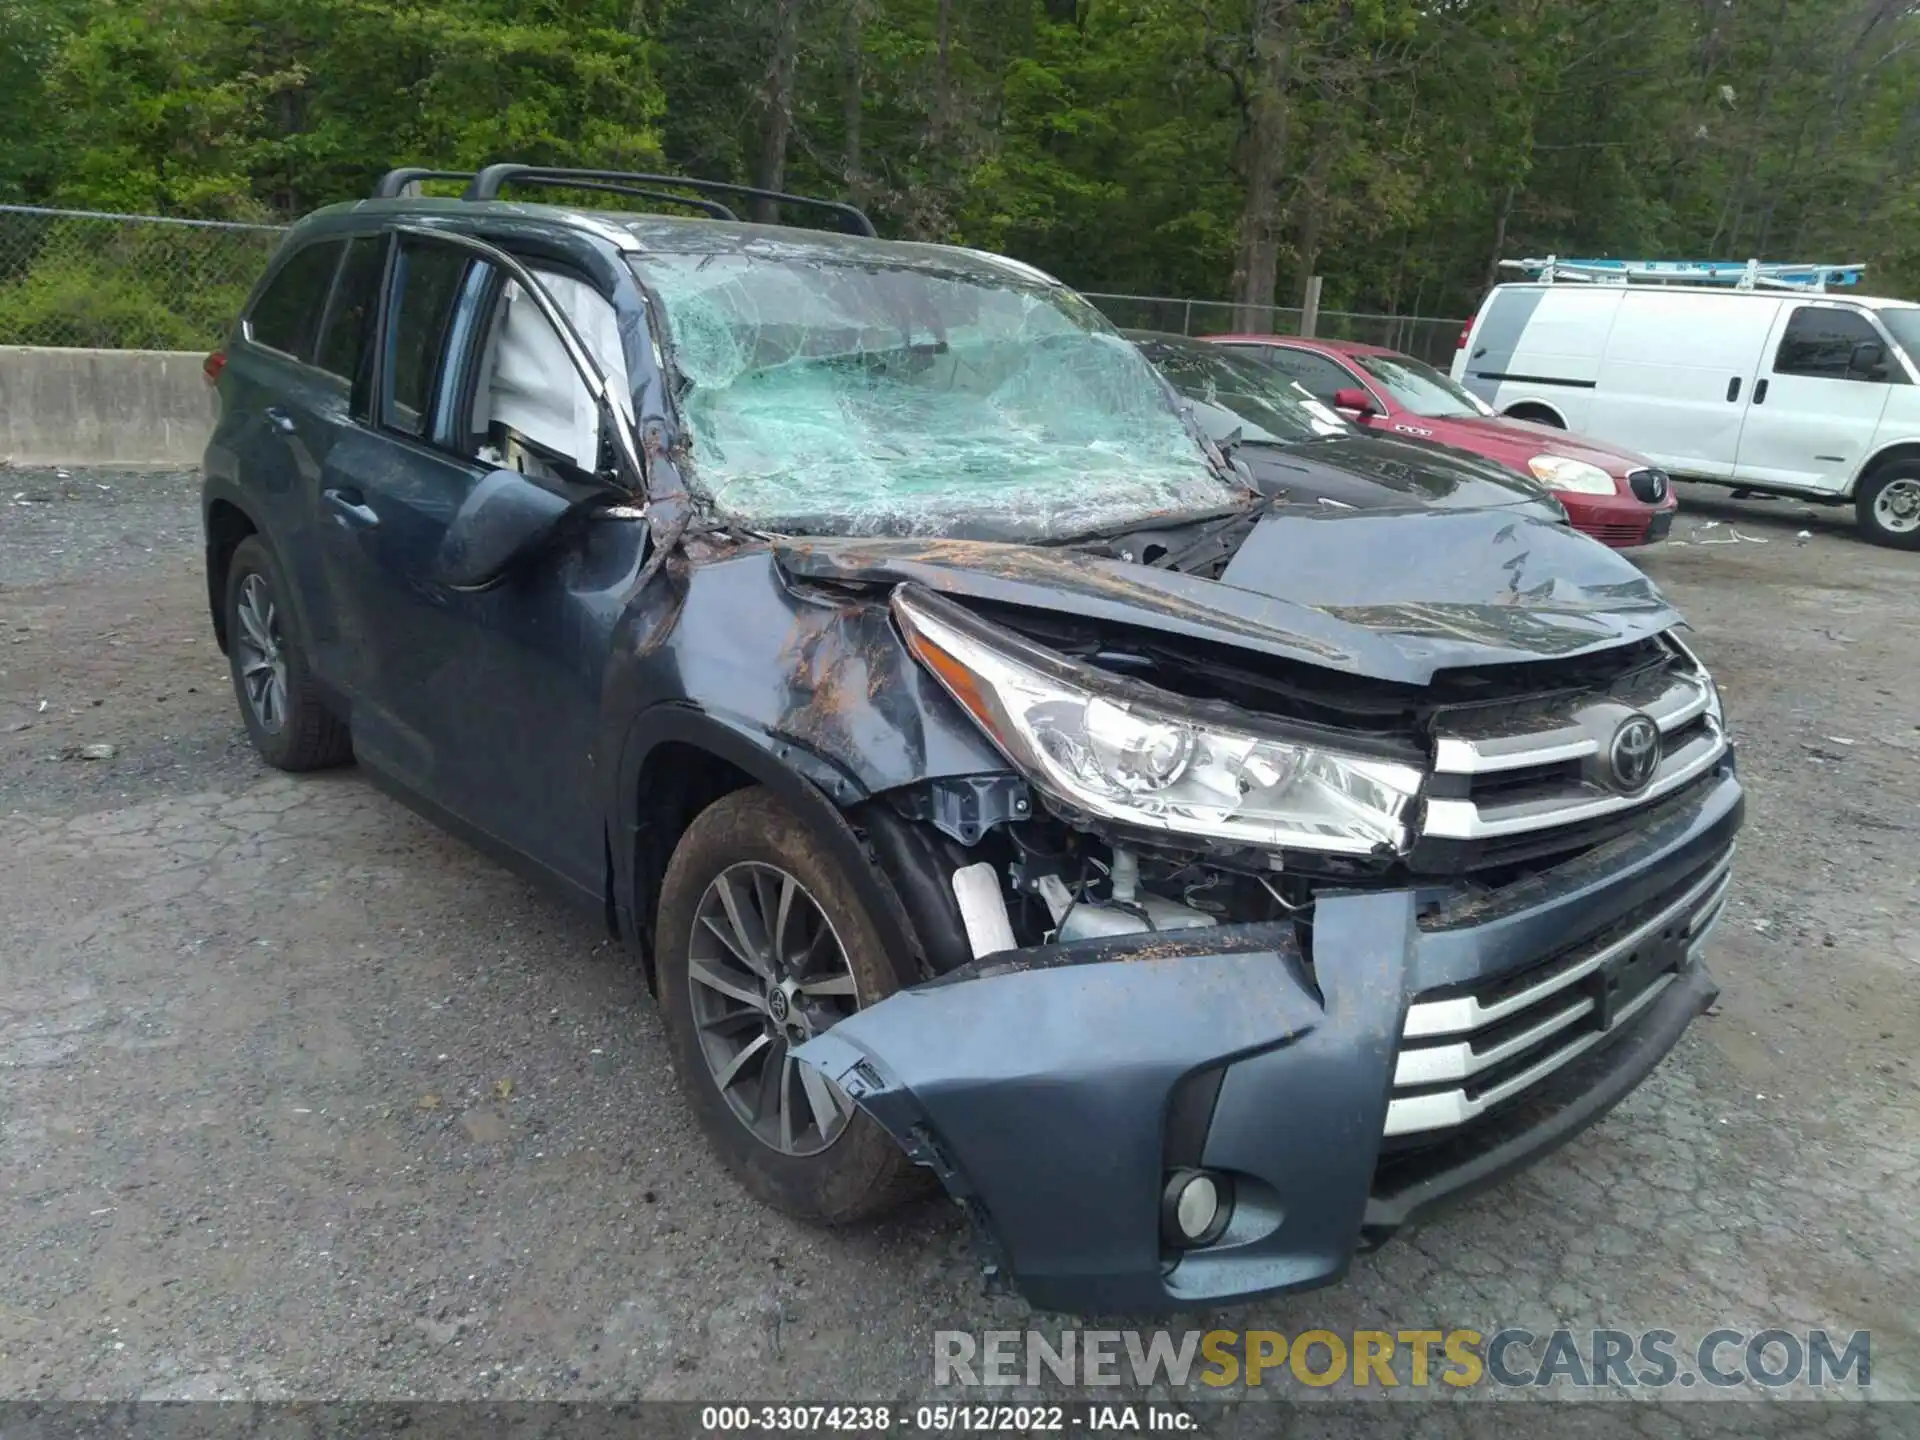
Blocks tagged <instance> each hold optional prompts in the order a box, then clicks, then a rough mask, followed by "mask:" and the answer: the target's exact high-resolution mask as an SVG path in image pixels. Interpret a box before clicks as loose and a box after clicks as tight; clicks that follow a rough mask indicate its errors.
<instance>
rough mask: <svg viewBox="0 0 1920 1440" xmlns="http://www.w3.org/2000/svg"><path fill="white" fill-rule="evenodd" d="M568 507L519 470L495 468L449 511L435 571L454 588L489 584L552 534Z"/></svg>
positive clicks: (556, 496)
mask: <svg viewBox="0 0 1920 1440" xmlns="http://www.w3.org/2000/svg"><path fill="white" fill-rule="evenodd" d="M572 508H573V504H572V502H571V501H569V500H567V499H566V498H565V497H564V496H560V495H556V494H554V492H553V491H551V490H548V489H545V488H543V487H542V486H539V485H536V484H534V483H533V481H531V480H529V479H528V478H527V477H526V476H524V475H522V474H521V473H520V472H519V471H518V470H495V471H493V472H492V473H491V474H489V475H487V476H486V477H485V478H483V479H482V480H481V481H480V483H479V484H478V485H475V486H474V487H473V490H472V491H471V492H470V493H469V494H468V496H467V498H466V500H465V501H464V502H463V503H462V504H461V506H460V508H459V509H458V510H456V511H455V512H454V515H453V520H452V523H450V524H449V525H448V526H447V533H446V536H445V537H444V538H443V539H442V540H441V542H440V554H439V557H438V563H437V566H436V568H437V570H438V573H439V578H440V580H441V581H442V583H444V584H446V585H449V586H451V587H452V588H454V589H455V590H478V589H480V588H482V587H483V586H487V585H491V584H492V583H493V582H494V581H496V580H498V579H499V578H500V577H501V576H502V575H504V574H506V572H507V570H508V568H509V567H510V566H511V565H512V564H513V562H514V561H516V560H518V559H520V557H521V556H523V555H526V554H527V553H529V552H530V551H532V550H533V549H535V548H536V547H538V546H539V545H541V544H542V543H543V542H544V541H546V540H547V538H548V537H549V536H551V535H552V534H553V532H554V530H555V528H557V527H558V526H559V524H560V522H561V520H562V519H564V518H565V517H566V514H567V512H568V511H569V510H571V509H572Z"/></svg>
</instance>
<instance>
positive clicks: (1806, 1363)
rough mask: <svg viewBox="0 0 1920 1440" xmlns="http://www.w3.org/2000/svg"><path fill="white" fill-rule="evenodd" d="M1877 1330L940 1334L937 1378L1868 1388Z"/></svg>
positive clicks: (968, 1381) (1377, 1386) (996, 1382)
mask: <svg viewBox="0 0 1920 1440" xmlns="http://www.w3.org/2000/svg"><path fill="white" fill-rule="evenodd" d="M1871 1340H1872V1336H1871V1333H1870V1332H1869V1331H1865V1330H1854V1331H1849V1332H1844V1333H1843V1332H1839V1331H1828V1330H1800V1331H1794V1330H1781V1329H1769V1330H1757V1331H1747V1330H1732V1329H1723V1330H1710V1331H1707V1332H1705V1333H1704V1334H1700V1335H1697V1336H1693V1337H1687V1336H1682V1335H1680V1334H1678V1333H1676V1332H1674V1331H1672V1330H1640V1331H1630V1330H1553V1331H1548V1332H1546V1333H1543V1334H1535V1333H1533V1332H1531V1331H1528V1330H1522V1329H1517V1328H1508V1329H1501V1330H1496V1331H1493V1332H1491V1333H1483V1332H1481V1331H1478V1330H1464V1329H1454V1330H1439V1329H1433V1330H1414V1329H1407V1330H1352V1331H1341V1332H1336V1331H1332V1330H1303V1331H1300V1332H1298V1333H1296V1334H1292V1335H1289V1334H1286V1333H1284V1332H1282V1331H1278V1330H1207V1331H1200V1330H1184V1331H1170V1330H1060V1331H1055V1332H1051V1333H1048V1332H1043V1331H1039V1330H985V1331H980V1332H974V1331H968V1330H940V1331H936V1332H935V1333H934V1337H933V1382H934V1384H936V1385H978V1386H1002V1385H1028V1386H1032V1385H1039V1384H1042V1383H1044V1382H1046V1381H1048V1380H1051V1381H1054V1382H1056V1383H1060V1384H1066V1385H1073V1386H1083V1385H1134V1386H1140V1387H1145V1386H1149V1385H1156V1384H1162V1385H1171V1386H1174V1387H1176V1388H1179V1387H1185V1386H1187V1385H1189V1384H1196V1383H1197V1384H1199V1385H1203V1386H1211V1387H1214V1388H1220V1389H1224V1388H1226V1387H1229V1386H1240V1385H1245V1386H1258V1385H1270V1386H1272V1385H1306V1386H1311V1387H1315V1388H1325V1387H1328V1386H1334V1385H1346V1386H1350V1387H1353V1388H1355V1389H1361V1390H1370V1389H1372V1390H1384V1389H1395V1388H1400V1387H1406V1388H1411V1389H1422V1388H1426V1387H1428V1386H1436V1385H1437V1386H1446V1387H1449V1388H1451V1389H1456V1390H1459V1389H1467V1388H1470V1387H1473V1386H1483V1387H1484V1386H1494V1387H1504V1388H1517V1387H1561V1386H1565V1387H1577V1388H1582V1389H1584V1388H1587V1387H1591V1386H1608V1387H1611V1386H1621V1387H1625V1388H1628V1389H1667V1388H1670V1387H1678V1388H1681V1389H1687V1388H1694V1387H1702V1386H1704V1387H1706V1388H1707V1389H1709V1390H1716V1389H1731V1388H1733V1387H1735V1386H1741V1385H1760V1386H1764V1387H1767V1388H1769V1389H1778V1388H1781V1387H1784V1386H1789V1385H1800V1386H1806V1387H1809V1388H1814V1389H1839V1388H1848V1389H1865V1388H1867V1387H1868V1386H1870V1385H1871V1384H1872V1383H1873V1364H1872V1345H1871Z"/></svg>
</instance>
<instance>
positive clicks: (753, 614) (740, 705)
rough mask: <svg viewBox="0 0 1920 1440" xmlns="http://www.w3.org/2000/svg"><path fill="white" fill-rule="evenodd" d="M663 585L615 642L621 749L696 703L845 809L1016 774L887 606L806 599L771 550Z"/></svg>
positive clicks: (680, 572) (613, 694) (701, 568)
mask: <svg viewBox="0 0 1920 1440" xmlns="http://www.w3.org/2000/svg"><path fill="white" fill-rule="evenodd" d="M661 580H662V582H663V583H662V584H659V585H651V586H648V587H647V589H646V591H645V592H643V593H642V594H641V595H640V596H639V597H638V598H637V599H636V602H635V603H634V604H633V605H632V606H631V607H629V609H628V612H627V614H626V616H625V617H624V619H623V620H622V622H621V625H620V627H619V629H618V631H617V633H616V634H615V636H614V642H613V648H612V655H611V657H610V660H609V676H608V686H607V697H606V702H605V705H604V707H603V713H604V714H605V715H606V716H607V717H608V719H609V721H611V722H613V723H615V724H618V725H619V726H620V727H621V732H622V733H621V734H620V736H619V737H618V739H619V743H620V744H622V745H624V743H625V741H626V739H627V733H628V730H629V727H630V725H634V726H637V725H641V724H643V722H644V718H645V711H646V709H647V708H649V705H650V703H651V704H657V703H663V702H664V703H696V704H697V708H698V709H700V710H701V711H703V712H705V713H707V714H709V715H711V716H713V717H714V718H715V719H716V720H717V721H719V722H721V723H724V724H725V725H726V726H728V727H729V728H731V729H733V730H735V731H736V732H738V733H741V734H745V735H753V736H755V737H757V743H759V744H760V745H761V746H762V748H764V749H765V750H766V751H767V752H768V753H769V754H770V755H772V756H774V757H775V758H776V759H778V760H780V761H782V762H783V763H787V764H790V765H800V764H801V763H802V761H801V759H800V757H802V756H805V757H811V760H812V761H813V762H814V763H813V764H812V765H811V766H809V767H808V768H810V769H812V770H813V772H814V773H815V774H816V775H820V776H821V778H822V779H823V780H825V781H826V782H827V784H826V788H827V789H828V790H829V793H832V794H833V795H834V798H835V799H836V800H837V801H839V802H840V803H841V804H843V805H845V804H851V803H853V802H855V801H857V800H859V799H862V798H864V797H865V796H868V795H872V794H876V793H879V792H881V791H884V790H890V789H894V788H895V787H897V786H901V785H906V784H910V783H913V782H915V781H920V780H926V779H934V778H939V777H942V776H948V775H976V774H984V773H992V772H998V771H1001V770H1004V769H1006V762H1005V760H1004V759H1002V757H1001V755H1000V752H999V751H997V750H995V749H994V748H993V746H992V745H991V743H990V742H989V741H988V740H987V739H986V737H985V736H984V735H982V734H981V733H980V730H979V727H977V726H976V725H974V723H973V722H972V721H971V720H970V719H968V718H967V716H966V715H965V714H964V713H962V712H961V710H960V709H959V707H958V706H957V705H955V704H954V703H953V701H952V700H951V699H950V698H949V697H948V695H947V693H946V692H945V691H944V690H942V689H941V688H940V684H939V682H938V681H937V680H935V679H934V678H933V676H931V675H929V674H928V673H927V672H926V671H925V670H924V669H923V668H922V667H921V666H920V665H919V664H918V663H917V662H916V661H915V660H914V659H913V657H912V656H911V655H909V654H908V653H907V650H906V647H905V646H904V645H903V644H901V642H900V639H899V637H898V635H897V634H896V632H895V631H894V629H893V622H892V620H891V618H890V616H889V615H888V612H887V609H886V606H885V605H884V604H883V603H879V602H876V601H873V600H869V599H865V598H862V597H859V596H850V595H845V594H841V595H835V596H828V595H826V594H824V593H823V592H820V591H809V590H801V589H796V588H794V587H793V586H790V585H788V584H786V583H785V582H784V579H783V577H782V575H781V573H780V571H779V569H778V567H777V566H776V564H775V563H774V558H773V555H772V552H771V551H769V550H768V549H767V548H766V547H764V546H758V545H754V546H743V547H739V548H737V549H735V550H734V551H733V552H732V553H730V554H724V555H720V556H717V557H716V558H713V559H710V560H708V561H706V562H704V563H700V564H690V565H687V566H685V567H683V568H670V570H669V572H668V573H667V574H666V575H663V576H662V577H661ZM669 592H672V593H669ZM692 697H698V699H697V702H694V701H692ZM636 715H638V716H639V717H640V719H639V720H635V718H634V717H635V716H636ZM820 767H825V770H824V771H823V770H822V769H821V768H820ZM829 772H830V773H829ZM833 777H838V783H836V782H835V780H834V778H833Z"/></svg>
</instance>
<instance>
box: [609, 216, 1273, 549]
mask: <svg viewBox="0 0 1920 1440" xmlns="http://www.w3.org/2000/svg"><path fill="white" fill-rule="evenodd" d="M634 266H635V270H636V271H637V273H638V274H639V276H640V279H641V280H642V282H643V283H645V284H646V285H648V286H649V287H650V288H651V289H652V291H653V293H654V295H655V296H656V297H657V298H658V300H659V302H660V304H661V306H662V307H663V308H664V309H665V311H666V319H667V328H668V330H669V331H670V335H671V340H672V349H673V361H674V366H675V369H676V370H677V372H678V373H677V376H676V383H677V384H678V386H679V391H678V400H679V405H680V410H681V414H682V416H683V417H684V419H685V421H686V423H687V426H688V428H689V430H690V431H691V433H692V440H693V463H692V466H691V474H692V477H693V483H694V485H695V486H696V488H698V489H699V490H700V491H702V492H703V493H704V494H705V495H706V496H707V498H709V499H710V500H711V501H712V502H713V503H714V504H715V505H716V506H717V507H718V508H719V509H720V510H722V511H723V512H725V513H726V514H727V515H729V516H731V517H733V518H735V519H738V520H740V521H742V522H744V523H746V524H749V525H752V526H754V527H756V528H759V529H764V530H772V531H779V532H783V533H790V534H792V533H811V534H840V535H956V536H963V537H974V538H982V539H1026V540H1049V539H1068V538H1071V537H1074V536H1077V535H1082V534H1087V533H1090V532H1093V531H1103V532H1104V531H1111V530H1112V529H1113V528H1115V527H1116V526H1126V525H1130V524H1135V523H1139V522H1143V521H1146V520H1149V519H1152V520H1155V521H1157V522H1160V523H1165V522H1166V521H1167V520H1168V519H1175V518H1184V517H1185V516H1187V515H1188V514H1192V515H1194V516H1195V517H1196V518H1197V517H1198V516H1200V515H1212V514H1219V513H1221V512H1222V511H1224V510H1228V509H1231V508H1235V507H1237V506H1239V505H1242V504H1245V503H1247V502H1248V500H1249V495H1248V492H1246V491H1245V490H1243V489H1242V488H1240V487H1239V486H1237V485H1236V484H1235V483H1234V482H1233V481H1231V480H1230V479H1228V478H1227V477H1226V476H1224V475H1222V474H1221V473H1220V472H1219V471H1217V470H1216V469H1215V468H1214V467H1213V465H1212V464H1211V463H1210V462H1209V460H1208V458H1207V455H1206V452H1205V451H1204V450H1203V448H1202V446H1201V444H1200V442H1199V441H1198V440H1197V439H1196V438H1195V437H1194V435H1193V433H1192V432H1191V431H1189V430H1188V429H1187V427H1186V425H1185V424H1184V422H1183V421H1182V420H1181V418H1180V416H1179V415H1178V413H1177V412H1176V411H1175V409H1174V404H1173V400H1172V397H1171V396H1169V395H1168V394H1167V392H1166V389H1165V388H1164V386H1163V385H1162V384H1161V382H1160V380H1159V379H1158V377H1157V376H1156V375H1155V374H1154V372H1153V369H1152V367H1151V366H1149V365H1148V364H1147V362H1146V360H1145V359H1144V358H1142V356H1141V355H1140V353H1139V352H1138V351H1137V350H1135V349H1134V347H1133V346H1132V345H1130V344H1128V343H1127V342H1126V341H1125V340H1123V339H1121V338H1120V336H1119V335H1118V334H1116V333H1115V332H1114V331H1113V329H1112V328H1111V327H1110V326H1109V325H1108V324H1107V323H1106V321H1105V320H1103V319H1102V318H1101V317H1100V315H1099V313H1098V312H1097V311H1095V310H1094V309H1093V308H1092V307H1091V306H1090V305H1088V304H1087V303H1086V302H1085V301H1084V300H1081V299H1080V298H1079V297H1078V296H1076V295H1074V294H1072V293H1071V292H1069V291H1064V290H1061V289H1059V288H1057V287H1054V286H1050V285H1046V284H1043V283H1040V282H1039V281H1037V280H1035V281H1029V280H1027V279H1025V278H1024V277H1021V276H1019V275H1017V274H1014V273H1012V272H1010V271H1002V270H1001V269H1000V268H999V267H998V266H994V265H989V264H985V263H981V262H978V261H973V260H966V259H964V258H956V261H955V263H954V264H953V266H952V268H951V269H942V268H939V267H938V266H937V264H935V263H931V262H926V261H920V262H918V263H914V264H911V265H909V264H902V263H898V262H895V261H892V260H891V259H890V258H883V259H875V258H874V257H873V256H872V255H871V254H867V255H859V256H838V255H832V254H825V253H821V252H818V251H815V252H813V253H808V254H803V255H792V254H783V253H779V252H774V251H766V252H760V253H755V252H753V251H751V250H739V251H727V252H724V253H705V254H700V253H693V254H684V253H683V254H676V253H662V252H658V251H656V252H653V253H650V254H648V255H646V256H644V257H642V258H639V259H636V261H635V262H634Z"/></svg>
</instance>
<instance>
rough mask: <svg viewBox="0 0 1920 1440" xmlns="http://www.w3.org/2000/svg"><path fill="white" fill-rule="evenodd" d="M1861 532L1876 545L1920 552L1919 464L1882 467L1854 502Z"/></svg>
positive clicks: (1867, 480)
mask: <svg viewBox="0 0 1920 1440" xmlns="http://www.w3.org/2000/svg"><path fill="white" fill-rule="evenodd" d="M1853 504H1854V514H1855V516H1856V518H1857V519H1858V520H1859V523H1860V531H1861V533H1862V534H1863V535H1865V536H1866V537H1867V538H1868V539H1869V540H1871V541H1873V543H1874V544H1876V545H1886V546H1890V547H1891V548H1893V549H1895V550H1920V460H1900V461H1896V462H1895V463H1893V464H1891V465H1885V466H1882V467H1881V468H1880V469H1878V470H1876V471H1874V472H1873V474H1872V475H1871V476H1869V477H1868V478H1867V479H1866V480H1865V481H1863V482H1862V483H1861V486H1860V491H1859V494H1858V495H1857V496H1855V498H1854V502H1853Z"/></svg>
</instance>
